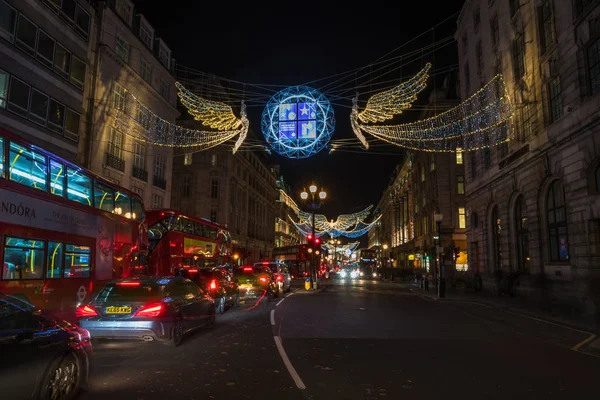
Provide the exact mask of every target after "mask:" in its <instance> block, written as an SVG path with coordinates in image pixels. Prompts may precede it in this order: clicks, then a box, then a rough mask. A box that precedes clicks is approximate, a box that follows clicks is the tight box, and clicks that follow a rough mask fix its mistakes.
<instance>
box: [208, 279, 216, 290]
mask: <svg viewBox="0 0 600 400" xmlns="http://www.w3.org/2000/svg"><path fill="white" fill-rule="evenodd" d="M209 287H210V290H215V289H216V288H217V280H216V279H213V280H212V281H210V285H209Z"/></svg>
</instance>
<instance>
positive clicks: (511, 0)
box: [508, 0, 520, 18]
mask: <svg viewBox="0 0 600 400" xmlns="http://www.w3.org/2000/svg"><path fill="white" fill-rule="evenodd" d="M508 5H509V9H510V17H511V18H512V17H514V16H515V14H516V13H517V11H519V7H520V4H519V0H508Z"/></svg>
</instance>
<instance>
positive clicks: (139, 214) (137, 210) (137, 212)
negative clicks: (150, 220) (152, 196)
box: [131, 197, 144, 222]
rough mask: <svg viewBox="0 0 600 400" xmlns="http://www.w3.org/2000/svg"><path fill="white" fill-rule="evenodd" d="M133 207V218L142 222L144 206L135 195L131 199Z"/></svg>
mask: <svg viewBox="0 0 600 400" xmlns="http://www.w3.org/2000/svg"><path fill="white" fill-rule="evenodd" d="M131 209H132V212H133V219H134V220H136V221H138V222H142V221H143V220H144V206H143V205H142V202H141V201H140V200H139V199H136V198H135V197H133V198H132V199H131Z"/></svg>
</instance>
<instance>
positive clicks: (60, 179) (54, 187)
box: [50, 160, 66, 197]
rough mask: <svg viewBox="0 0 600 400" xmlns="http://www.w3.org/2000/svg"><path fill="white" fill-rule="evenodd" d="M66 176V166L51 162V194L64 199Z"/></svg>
mask: <svg viewBox="0 0 600 400" xmlns="http://www.w3.org/2000/svg"><path fill="white" fill-rule="evenodd" d="M65 176H66V171H65V166H64V164H62V163H59V162H57V161H54V160H50V193H52V194H54V195H56V196H60V197H64V195H65V192H64V188H65Z"/></svg>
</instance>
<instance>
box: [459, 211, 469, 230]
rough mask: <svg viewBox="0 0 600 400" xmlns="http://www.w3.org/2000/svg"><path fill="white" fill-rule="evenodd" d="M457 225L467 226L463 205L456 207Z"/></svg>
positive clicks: (462, 227)
mask: <svg viewBox="0 0 600 400" xmlns="http://www.w3.org/2000/svg"><path fill="white" fill-rule="evenodd" d="M458 227H459V228H461V229H464V228H466V227H467V217H466V214H465V208H464V207H458Z"/></svg>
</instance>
